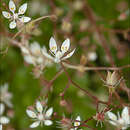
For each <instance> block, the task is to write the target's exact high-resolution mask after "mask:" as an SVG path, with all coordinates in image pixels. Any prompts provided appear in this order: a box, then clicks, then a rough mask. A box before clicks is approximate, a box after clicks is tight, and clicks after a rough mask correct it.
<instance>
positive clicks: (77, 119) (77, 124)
mask: <svg viewBox="0 0 130 130" xmlns="http://www.w3.org/2000/svg"><path fill="white" fill-rule="evenodd" d="M78 121H81V119H80V116H77V118H76V121H75V122H74V126H79V125H80V122H78Z"/></svg>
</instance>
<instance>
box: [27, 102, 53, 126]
mask: <svg viewBox="0 0 130 130" xmlns="http://www.w3.org/2000/svg"><path fill="white" fill-rule="evenodd" d="M26 113H27V115H28V116H29V117H30V118H33V119H34V120H35V122H34V123H32V124H31V125H30V128H35V127H37V126H39V125H40V124H41V125H42V124H43V123H44V125H46V126H50V125H52V124H53V122H52V121H51V120H50V118H51V115H52V113H53V108H49V109H48V110H47V111H46V108H44V107H43V106H42V104H41V103H40V102H39V101H37V102H36V111H32V110H29V109H27V110H26Z"/></svg>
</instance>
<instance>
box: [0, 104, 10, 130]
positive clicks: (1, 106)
mask: <svg viewBox="0 0 130 130" xmlns="http://www.w3.org/2000/svg"><path fill="white" fill-rule="evenodd" d="M4 111H5V106H4V104H2V103H0V130H2V125H3V124H8V123H9V121H10V120H9V118H8V117H6V116H3V113H4Z"/></svg>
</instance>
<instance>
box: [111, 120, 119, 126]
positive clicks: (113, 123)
mask: <svg viewBox="0 0 130 130" xmlns="http://www.w3.org/2000/svg"><path fill="white" fill-rule="evenodd" d="M109 123H111V124H112V125H114V126H117V123H116V122H115V121H109Z"/></svg>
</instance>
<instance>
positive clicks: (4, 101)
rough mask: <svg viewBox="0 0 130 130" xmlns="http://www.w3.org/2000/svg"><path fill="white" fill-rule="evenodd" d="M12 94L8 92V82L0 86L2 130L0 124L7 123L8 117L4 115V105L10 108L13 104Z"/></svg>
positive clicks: (0, 120) (0, 122) (0, 121)
mask: <svg viewBox="0 0 130 130" xmlns="http://www.w3.org/2000/svg"><path fill="white" fill-rule="evenodd" d="M11 98H12V94H11V93H10V92H8V84H7V83H5V84H4V85H1V86H0V130H2V125H4V124H8V123H9V122H10V119H9V118H8V117H6V116H4V112H5V105H7V106H8V107H10V108H12V107H13V105H12V103H11Z"/></svg>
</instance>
